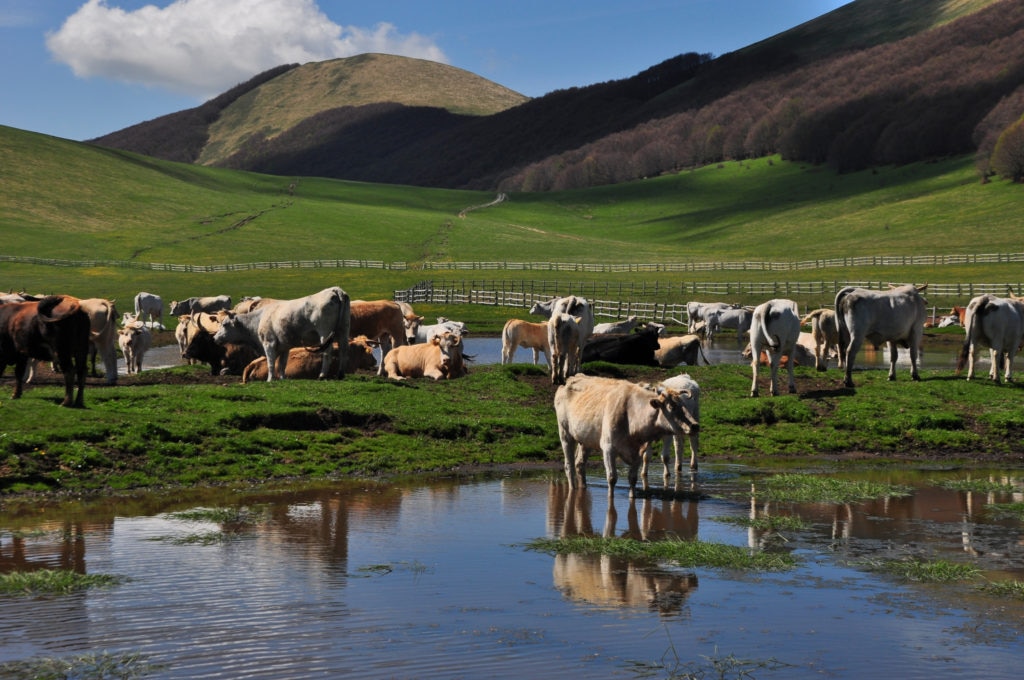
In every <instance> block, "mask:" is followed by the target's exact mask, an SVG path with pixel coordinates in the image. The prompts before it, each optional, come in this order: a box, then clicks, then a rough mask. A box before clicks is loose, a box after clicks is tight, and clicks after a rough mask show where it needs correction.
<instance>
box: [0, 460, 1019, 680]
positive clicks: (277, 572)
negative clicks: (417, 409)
mask: <svg viewBox="0 0 1024 680" xmlns="http://www.w3.org/2000/svg"><path fill="white" fill-rule="evenodd" d="M594 472H595V474H596V473H597V472H598V471H597V470H594ZM652 472H653V473H657V474H660V470H652ZM767 474H769V473H767V472H763V471H757V470H753V469H750V468H744V467H731V466H730V467H716V466H712V465H708V466H707V468H706V469H705V470H702V471H701V472H700V473H699V474H698V475H697V476H696V478H695V479H693V480H690V478H689V475H685V476H684V481H683V482H682V483H680V484H678V485H672V488H670V489H668V490H666V492H664V493H661V492H658V490H657V487H659V486H660V482H661V480H660V477H657V476H653V475H652V478H651V481H652V487H655V489H654V490H653V491H654V492H653V493H652V494H651V496H650V497H647V498H637V499H636V500H634V501H630V500H629V499H628V498H627V496H626V494H625V492H624V490H623V489H622V488H619V489H618V490H617V492H616V494H615V496H614V498H613V500H612V501H611V502H609V499H608V495H607V488H606V487H604V486H603V480H602V479H600V478H599V477H597V476H595V477H592V478H591V485H590V486H589V487H588V488H587V489H586V490H583V491H577V492H573V493H570V491H569V490H568V488H567V486H566V484H565V482H564V479H562V478H561V475H560V473H559V474H555V473H554V472H548V473H544V474H539V475H527V476H522V475H514V476H505V477H489V478H481V479H475V480H470V481H432V482H419V483H412V484H383V483H381V484H377V483H371V482H359V483H336V484H324V485H320V486H316V487H305V488H299V489H292V488H290V489H276V490H260V491H225V490H217V491H209V490H207V491H196V492H188V491H181V492H176V493H173V494H147V495H140V496H136V497H132V498H125V499H117V500H103V501H95V502H89V503H63V504H60V505H53V506H47V507H40V506H32V507H28V506H23V505H9V506H8V507H7V508H6V510H4V511H3V512H0V571H7V572H10V571H27V570H35V569H43V568H50V569H57V568H62V569H73V570H76V571H79V572H82V573H97V574H98V573H104V574H116V575H119V576H122V577H124V579H125V580H124V581H123V582H121V583H119V584H116V585H112V586H107V587H103V588H95V589H90V590H87V591H85V592H83V593H78V594H72V595H16V596H15V595H0V640H3V644H2V645H0V667H5V665H6V668H7V669H15V670H16V669H18V668H21V667H25V666H19V664H21V663H26V665H27V662H30V661H31V660H38V659H41V658H46V659H55V658H74V657H80V656H82V655H86V654H98V653H107V654H111V655H114V656H115V657H116V656H117V655H135V654H137V655H139V657H138V658H140V659H141V660H142V661H144V662H145V664H148V667H149V669H150V671H151V673H152V676H153V677H161V678H164V677H167V678H195V677H223V678H241V677H246V678H309V677H325V678H326V677H365V678H390V677H394V678H420V677H437V678H476V677H488V678H490V677H493V678H524V677H530V678H548V677H579V676H583V675H587V676H589V677H620V678H640V677H684V674H685V673H693V674H695V675H696V677H758V678H762V677H780V678H801V677H829V678H863V677H874V676H876V675H877V674H879V673H884V674H885V676H888V677H903V678H935V677H987V678H1011V677H1013V678H1016V677H1019V674H1020V661H1021V659H1022V658H1024V606H1022V603H1021V602H1020V601H1018V600H1015V599H1012V598H1007V597H1006V596H994V595H991V594H988V593H985V592H983V591H981V590H980V589H979V588H978V587H977V586H978V585H979V583H984V582H986V579H991V580H1002V581H1005V580H1017V581H1024V541H1022V535H1021V524H1022V523H1021V521H1020V520H1019V519H1017V518H1015V517H1007V516H1005V515H1003V514H999V513H997V512H995V511H994V510H993V508H994V507H995V506H993V505H992V504H996V503H998V504H1007V503H1015V502H1016V503H1019V502H1021V500H1022V499H1024V476H1022V474H1021V473H1020V472H992V473H985V474H984V476H985V477H986V478H988V477H989V476H991V477H992V478H993V479H994V480H996V481H998V482H1000V483H1001V484H1008V485H1009V486H1007V487H1003V486H1000V487H998V488H997V490H996V491H992V492H987V493H978V492H965V491H956V490H950V489H948V488H945V487H943V486H939V485H938V481H939V480H944V479H946V480H948V479H963V478H965V477H967V475H968V473H967V472H965V471H946V472H939V471H933V472H913V471H901V472H878V471H875V472H872V473H870V476H871V478H872V479H875V480H876V481H878V480H881V481H886V482H889V483H894V484H904V485H910V486H911V487H912V488H913V492H912V494H911V495H909V496H907V497H901V498H896V497H893V498H888V499H878V500H874V501H870V502H867V503H852V504H849V505H833V504H826V503H809V504H782V505H778V504H772V503H766V502H764V501H763V500H762V499H760V498H754V499H753V500H752V498H751V495H750V494H751V485H752V484H753V485H754V486H755V489H756V488H758V485H759V484H761V482H762V481H763V479H764V477H765V476H766V475H767ZM971 474H972V476H974V477H977V476H978V475H979V473H978V472H973V473H971ZM837 476H838V475H837ZM842 476H844V477H847V476H848V475H846V474H845V473H844V474H843V475H842ZM208 509H216V510H217V511H218V512H216V513H212V512H208ZM780 514H784V515H796V516H799V517H800V518H801V519H802V520H803V521H804V522H805V526H804V527H803V528H798V529H793V530H776V531H771V532H758V531H756V530H754V529H751V528H748V527H746V526H743V525H741V524H736V523H734V522H733V521H731V520H730V518H748V517H750V516H752V515H756V516H759V517H763V516H766V515H768V516H771V515H780ZM575 534H595V535H606V536H612V535H614V536H629V537H633V538H638V539H659V538H666V537H668V538H680V539H693V538H699V539H701V540H702V541H708V542H716V543H727V544H732V545H737V546H742V547H750V549H767V550H781V551H786V552H790V553H792V554H793V555H795V556H796V557H797V558H798V561H797V566H796V567H795V568H793V569H792V570H789V571H784V572H777V573H760V572H743V571H734V570H730V569H714V568H695V569H683V568H680V567H677V566H673V565H671V564H656V563H645V562H640V561H630V560H627V559H624V558H609V557H584V556H578V555H570V556H554V555H552V554H548V553H545V552H539V551H535V550H529V549H527V548H526V547H525V545H526V544H527V543H528V542H530V541H531V540H533V539H536V538H542V537H564V536H571V535H575ZM907 557H917V558H927V559H944V560H949V561H954V562H966V563H969V564H973V565H976V566H978V567H980V568H981V569H982V570H983V573H984V576H985V578H978V579H973V580H971V581H969V582H960V583H952V584H948V583H946V584H928V585H922V584H920V583H914V582H908V581H906V580H903V579H901V578H899V577H896V576H891V575H887V574H885V573H880V572H878V571H875V570H872V569H870V568H869V564H870V562H871V561H872V560H875V561H878V560H886V559H901V558H907ZM12 672H13V671H12ZM744 673H749V674H750V675H743V674H744ZM15 677H17V676H15ZM26 677H29V676H26Z"/></svg>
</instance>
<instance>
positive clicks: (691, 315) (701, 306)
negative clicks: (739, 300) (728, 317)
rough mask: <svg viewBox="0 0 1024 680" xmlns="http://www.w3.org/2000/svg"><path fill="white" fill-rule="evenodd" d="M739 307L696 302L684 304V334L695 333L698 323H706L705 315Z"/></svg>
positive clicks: (724, 303) (719, 303)
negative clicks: (685, 324)
mask: <svg viewBox="0 0 1024 680" xmlns="http://www.w3.org/2000/svg"><path fill="white" fill-rule="evenodd" d="M738 307H739V305H734V304H731V303H728V302H697V301H695V300H692V301H690V302H687V303H686V323H687V326H686V332H687V333H694V332H696V326H697V322H698V321H705V322H706V321H707V318H708V317H707V315H708V313H710V312H714V311H725V310H727V309H737V308H738Z"/></svg>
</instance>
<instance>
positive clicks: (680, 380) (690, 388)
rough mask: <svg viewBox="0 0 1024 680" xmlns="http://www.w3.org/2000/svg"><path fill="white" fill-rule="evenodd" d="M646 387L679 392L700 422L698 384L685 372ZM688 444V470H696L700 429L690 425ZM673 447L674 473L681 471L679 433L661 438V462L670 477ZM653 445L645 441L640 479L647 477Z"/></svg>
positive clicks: (686, 405) (681, 443)
mask: <svg viewBox="0 0 1024 680" xmlns="http://www.w3.org/2000/svg"><path fill="white" fill-rule="evenodd" d="M645 387H647V388H648V389H653V390H656V389H657V387H662V388H665V389H671V390H675V391H676V392H678V393H679V396H680V399H681V400H682V404H683V407H684V408H685V409H686V410H687V411H689V412H690V415H691V416H693V420H694V422H697V423H699V422H700V385H698V384H697V381H696V380H694V379H693V378H691V377H690V376H689V375H688V374H686V373H681V374H679V375H675V376H672V377H671V378H668V379H666V380H662V381H661V382H660V383H658V385H657V386H656V387H651V386H650V385H645ZM688 437H689V444H690V471H691V472H696V471H697V449H698V448H699V447H700V429H699V428H695V427H691V428H690V431H689V433H688ZM673 448H674V449H675V453H676V473H677V474H678V473H680V472H682V471H683V461H682V455H681V452H682V450H683V438H682V436H680V435H675V434H673V435H665V436H664V437H662V438H661V462H662V464H664V466H665V477H666V478H667V477H670V476H671V473H670V471H669V470H670V469H671V468H669V459H670V456H671V453H672V449H673ZM652 450H653V446H652V445H651V443H650V442H648V443H647V446H646V449H645V451H644V453H643V456H642V458H643V462H642V463H641V466H640V477H641V478H642V479H646V478H647V464H648V463H649V462H650V458H651V451H652Z"/></svg>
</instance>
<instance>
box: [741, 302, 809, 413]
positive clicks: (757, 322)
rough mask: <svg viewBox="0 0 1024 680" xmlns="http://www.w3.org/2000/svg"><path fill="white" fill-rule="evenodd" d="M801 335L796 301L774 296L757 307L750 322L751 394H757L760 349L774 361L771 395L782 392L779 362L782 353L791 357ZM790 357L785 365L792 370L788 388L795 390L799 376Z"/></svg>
mask: <svg viewBox="0 0 1024 680" xmlns="http://www.w3.org/2000/svg"><path fill="white" fill-rule="evenodd" d="M799 337H800V314H799V310H798V308H797V304H796V303H795V302H793V301H792V300H783V299H775V300H769V301H768V302H762V303H761V304H759V305H758V306H757V307H755V308H754V316H753V319H752V320H751V322H750V349H751V352H752V356H751V360H750V368H751V370H752V371H753V373H754V378H753V381H752V382H751V384H750V396H752V397H756V396H757V395H758V389H757V370H758V366H760V364H761V352H762V351H764V352H765V353H767V355H768V360H769V362H770V363H771V395H772V396H773V397H775V396H778V394H779V361H780V360H781V359H782V355H783V354H785V355H788V356H789V357H790V358H791V359H792V357H793V355H794V352H795V350H796V343H797V340H798V339H799ZM795 363H796V362H795V361H792V360H790V361H789V362H787V364H786V370H787V372H788V373H789V391H790V393H791V394H793V393H795V392H796V378H795V376H794V374H793V366H794V364H795Z"/></svg>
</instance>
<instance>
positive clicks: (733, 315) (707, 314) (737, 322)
mask: <svg viewBox="0 0 1024 680" xmlns="http://www.w3.org/2000/svg"><path fill="white" fill-rule="evenodd" d="M753 315H754V313H753V309H752V308H749V307H730V308H727V309H722V308H715V309H706V310H704V311H703V316H704V322H705V323H706V324H707V328H706V331H705V339H706V340H707V341H708V342H711V340H712V338H714V337H715V334H716V333H718V332H719V331H720V330H722V329H723V328H732V329H733V330H735V331H736V346H737V347H739V346H741V345H742V344H743V342H744V341H745V340H746V336H747V333H748V332H750V321H751V319H752V318H753Z"/></svg>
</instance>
